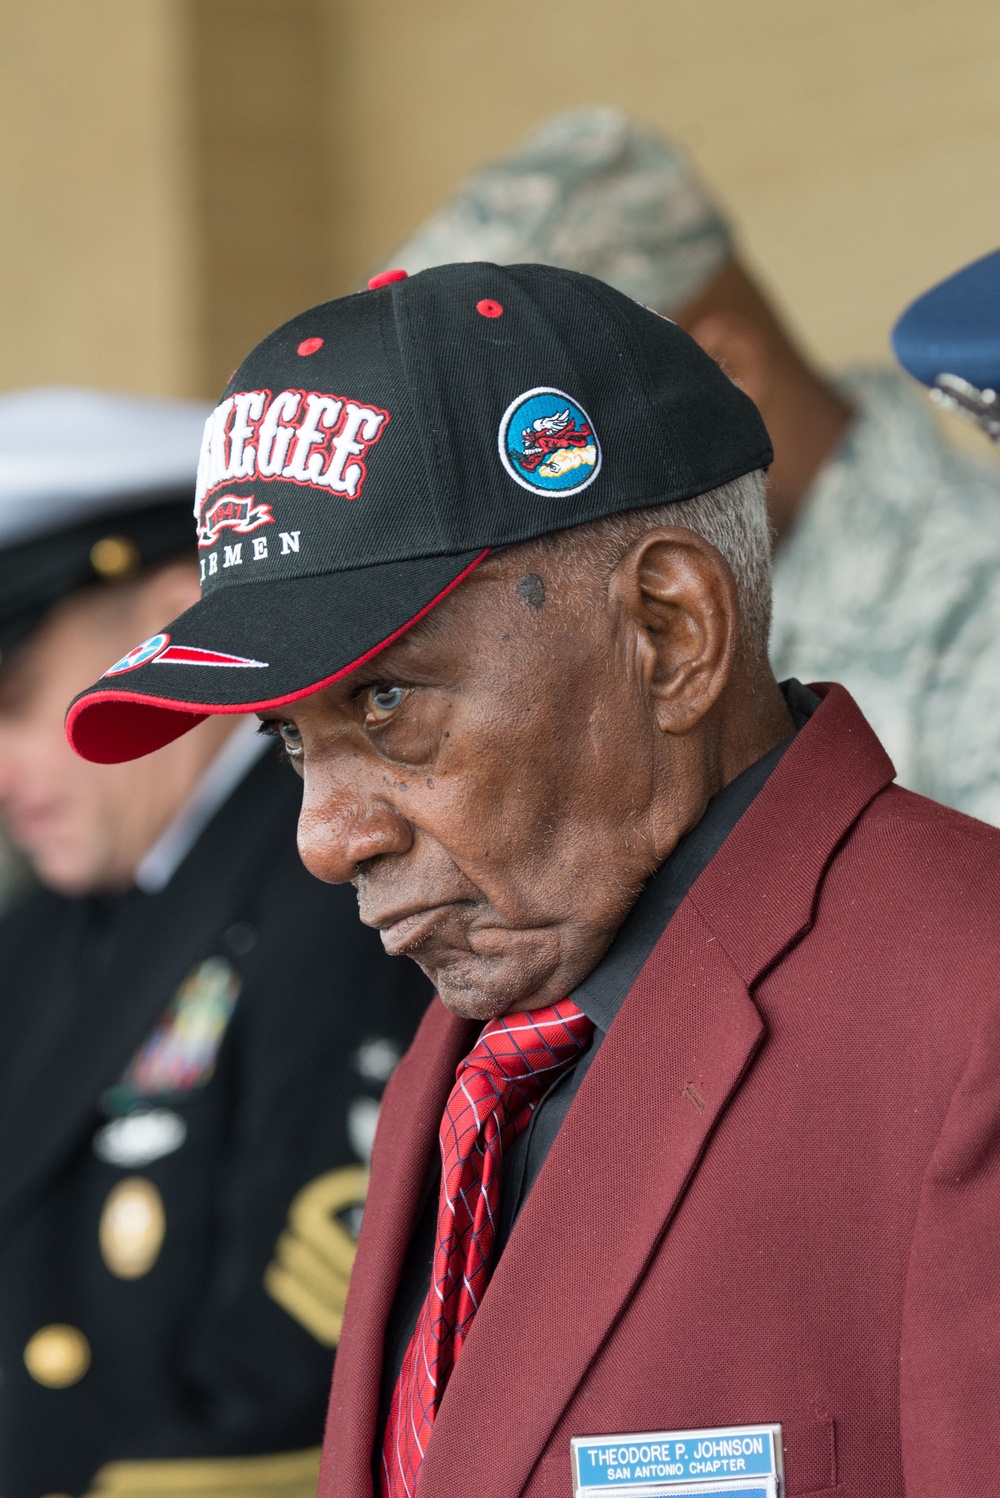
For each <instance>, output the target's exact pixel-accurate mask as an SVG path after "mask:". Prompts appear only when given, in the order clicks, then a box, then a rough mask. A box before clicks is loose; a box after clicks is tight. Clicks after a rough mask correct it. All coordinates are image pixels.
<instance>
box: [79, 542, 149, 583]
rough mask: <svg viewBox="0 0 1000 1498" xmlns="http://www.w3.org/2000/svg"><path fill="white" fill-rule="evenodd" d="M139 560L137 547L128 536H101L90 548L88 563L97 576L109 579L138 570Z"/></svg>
mask: <svg viewBox="0 0 1000 1498" xmlns="http://www.w3.org/2000/svg"><path fill="white" fill-rule="evenodd" d="M141 560H142V559H141V557H140V556H139V548H138V547H137V546H136V544H135V542H134V541H130V540H129V538H128V536H103V537H102V538H101V540H100V541H95V542H94V544H93V546H92V547H91V548H90V565H91V566H92V567H93V569H94V571H95V572H96V573H97V575H98V577H103V578H107V579H108V580H109V581H110V580H111V579H112V578H119V577H131V575H132V573H133V572H138V570H139V563H140V561H141Z"/></svg>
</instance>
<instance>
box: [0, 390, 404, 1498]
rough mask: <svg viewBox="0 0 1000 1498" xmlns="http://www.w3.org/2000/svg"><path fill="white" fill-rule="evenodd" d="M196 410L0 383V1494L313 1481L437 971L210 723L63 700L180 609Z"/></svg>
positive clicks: (274, 785)
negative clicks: (390, 944)
mask: <svg viewBox="0 0 1000 1498" xmlns="http://www.w3.org/2000/svg"><path fill="white" fill-rule="evenodd" d="M204 421H205V410H204V409H203V408H202V407H201V406H200V405H195V404H193V403H184V402H174V401H155V400H142V399H136V398H126V397H117V396H109V395H104V394H101V393H98V392H96V391H83V390H78V391H74V390H35V391H23V392H19V393H15V394H11V395H8V396H5V397H4V398H3V399H0V534H2V536H3V540H4V543H5V544H4V546H3V548H2V549H0V648H2V650H3V656H2V660H0V818H2V819H3V820H4V821H5V822H6V823H7V825H9V827H10V830H11V833H12V836H13V837H14V839H15V840H16V841H17V843H18V844H19V846H20V847H21V848H22V849H23V850H24V853H25V854H26V856H27V858H28V859H29V860H30V862H31V864H32V866H33V868H34V870H35V872H36V874H37V876H38V879H39V881H40V884H41V888H39V889H38V890H37V891H36V892H35V893H34V894H33V895H31V896H30V897H28V898H27V899H26V900H25V901H24V902H23V903H22V904H21V905H19V906H18V907H17V908H15V909H13V910H12V911H11V912H10V913H9V914H7V916H6V917H5V918H4V919H3V920H2V921H0V968H2V971H3V975H4V977H3V986H2V998H0V1122H2V1130H0V1162H2V1169H0V1368H2V1378H0V1492H2V1493H3V1494H4V1498H39V1495H41V1494H54V1493H73V1494H78V1493H82V1492H85V1491H90V1490H91V1487H93V1490H95V1491H99V1492H101V1493H105V1494H106V1493H118V1494H122V1495H124V1494H126V1493H129V1494H132V1493H136V1492H143V1493H145V1492H147V1491H151V1490H154V1489H155V1491H156V1492H157V1493H158V1494H161V1495H163V1498H171V1495H178V1494H183V1493H190V1492H192V1491H193V1490H195V1489H196V1490H197V1491H199V1492H203V1491H206V1490H207V1489H209V1488H210V1489H211V1491H212V1493H213V1494H215V1495H216V1498H227V1495H231V1498H248V1495H251V1494H253V1495H258V1498H265V1495H269V1494H274V1495H277V1494H278V1493H280V1494H281V1495H282V1498H299V1495H301V1498H306V1495H308V1494H309V1493H311V1492H312V1491H314V1489H315V1480H316V1469H317V1466H318V1459H319V1452H318V1446H319V1440H320V1435H321V1432H322V1416H323V1409H324V1406H325V1402H326V1394H327V1389H328V1386H329V1378H330V1368H331V1366H332V1362H333V1348H334V1346H335V1344H336V1341H337V1337H338V1334H339V1330H340V1319H341V1315H342V1312H343V1308H344V1299H345V1296H346V1289H347V1279H348V1274H349V1270H350V1264H351V1259H352V1257H353V1247H354V1243H353V1232H354V1229H355V1228H356V1225H357V1219H358V1217H359V1214H360V1210H361V1204H362V1202H363V1199H364V1189H365V1177H366V1169H365V1167H366V1164H367V1146H368V1143H369V1140H370V1134H371V1132H372V1129H373V1115H374V1114H375V1113H377V1110H378V1099H379V1094H380V1091H381V1086H382V1083H383V1082H384V1080H385V1077H386V1076H387V1074H388V1072H389V1071H390V1070H391V1068H392V1064H393V1061H394V1060H395V1059H396V1058H397V1057H398V1055H399V1054H400V1052H401V1051H402V1049H403V1048H404V1047H405V1045H406V1044H407V1043H408V1041H409V1039H410V1037H411V1036H412V1034H413V1031H414V1030H415V1028H416V1025H417V1021H418V1019H419V1017H420V1013H421V1011H422V1008H423V1007H424V1005H425V1003H426V1001H427V998H428V997H429V992H428V990H427V985H426V982H425V980H424V979H423V978H422V977H421V975H420V974H419V973H418V972H417V971H416V969H415V968H412V966H411V965H410V964H406V965H404V964H401V963H391V962H390V961H389V960H388V959H387V958H386V956H385V955H384V953H383V952H382V950H381V948H380V945H379V941H378V938H377V936H375V934H374V933H373V932H365V931H363V930H362V929H361V928H360V927H359V926H358V924H357V920H356V918H355V915H354V911H353V908H352V907H353V900H352V899H351V896H350V892H349V891H347V890H343V891H339V890H331V889H324V888H323V887H322V886H321V885H319V884H318V883H317V882H316V881H315V880H313V879H310V878H309V876H308V875H307V874H306V872H305V870H304V869H303V868H302V866H301V863H300V862H299V860H298V858H297V856H296V850H295V824H296V818H297V815H298V803H299V800H300V794H299V790H298V786H297V783H296V781H295V777H294V776H293V775H292V774H291V773H290V772H289V770H288V768H287V766H282V765H280V764H279V763H278V762H277V756H276V755H275V754H273V753H267V752H265V751H266V750H267V748H268V746H267V744H266V743H265V742H264V741H263V740H262V739H261V738H260V736H259V735H258V734H256V732H255V729H256V727H257V724H256V722H255V720H253V719H251V720H249V721H243V720H240V719H238V718H216V719H213V721H212V722H210V723H206V724H203V725H202V726H201V728H200V729H198V730H197V731H196V732H195V733H193V734H190V735H189V736H188V737H187V738H186V739H185V740H183V741H182V742H181V743H179V744H174V745H171V746H170V747H169V748H167V749H165V750H164V752H163V753H162V754H159V755H155V756H153V757H152V758H150V759H147V760H142V761H139V762H138V763H136V764H134V765H121V766H119V767H117V768H116V769H112V770H109V769H108V768H106V767H104V766H98V765H90V764H87V763H86V762H85V761H83V760H81V759H79V758H77V757H76V756H74V755H73V754H72V753H71V752H70V750H69V748H68V746H67V744H66V741H65V737H64V735H63V731H62V720H63V714H64V709H65V704H66V696H67V693H70V692H72V691H74V690H76V689H78V688H79V686H80V685H82V684H83V683H85V682H86V681H88V680H89V679H90V678H91V677H92V676H93V675H94V673H95V672H96V671H99V670H101V669H102V667H103V666H105V665H107V664H108V662H109V660H112V659H114V658H116V657H118V656H120V655H121V654H122V652H123V651H125V650H126V649H127V648H128V647H129V646H130V645H131V644H132V643H133V642H134V639H135V636H136V634H137V633H148V631H149V629H151V628H152V627H153V626H154V625H155V624H156V623H157V622H159V620H160V619H161V618H162V617H163V614H164V613H171V612H176V611H177V610H178V609H182V608H185V607H186V606H187V605H188V604H189V603H192V602H194V601H195V600H196V599H197V597H198V565H197V561H196V559H195V532H194V521H193V517H192V514H191V501H192V491H193V487H194V471H195V466H196V462H197V454H198V445H199V442H200V438H201V432H202V429H203V427H204Z"/></svg>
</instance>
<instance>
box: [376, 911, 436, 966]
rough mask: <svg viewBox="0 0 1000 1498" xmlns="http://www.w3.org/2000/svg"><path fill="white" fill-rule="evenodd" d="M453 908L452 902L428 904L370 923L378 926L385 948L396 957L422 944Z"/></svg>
mask: <svg viewBox="0 0 1000 1498" xmlns="http://www.w3.org/2000/svg"><path fill="white" fill-rule="evenodd" d="M454 908H455V907H454V904H453V903H449V904H447V905H430V906H428V907H426V908H425V909H423V910H411V911H407V912H406V913H404V914H403V915H393V916H389V917H388V918H387V919H386V920H381V921H374V922H373V923H372V924H373V925H375V926H376V927H377V928H378V931H379V934H380V935H381V937H382V945H383V947H385V950H386V951H387V952H388V953H389V955H390V956H391V957H398V956H400V955H401V954H402V953H404V952H413V951H415V950H416V949H417V948H418V947H420V946H422V945H423V943H424V942H425V941H426V940H427V938H428V936H430V934H431V932H432V931H433V929H434V927H435V926H436V925H437V924H438V923H439V922H440V921H442V920H443V919H444V918H445V916H447V915H448V913H449V911H451V910H453V909H454Z"/></svg>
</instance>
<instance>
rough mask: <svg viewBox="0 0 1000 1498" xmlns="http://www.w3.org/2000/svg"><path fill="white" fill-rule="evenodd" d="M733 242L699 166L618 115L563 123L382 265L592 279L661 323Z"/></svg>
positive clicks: (563, 117) (601, 110) (597, 114)
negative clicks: (518, 268)
mask: <svg viewBox="0 0 1000 1498" xmlns="http://www.w3.org/2000/svg"><path fill="white" fill-rule="evenodd" d="M731 253H732V236H731V233H730V230H729V228H728V226H727V224H726V221H725V219H724V218H723V216H722V214H721V212H720V210H719V208H718V207H717V206H716V204H715V203H714V202H713V200H712V198H711V197H710V196H709V193H708V191H707V190H706V188H705V187H704V185H703V183H702V182H701V180H700V178H699V177H698V176H697V174H696V173H695V171H694V169H693V167H692V166H691V164H690V162H689V161H688V160H687V158H686V157H685V156H684V154H683V153H682V152H681V151H680V150H678V148H677V147H676V146H675V145H673V144H672V143H671V142H670V141H669V140H667V139H665V138H664V137H663V136H661V135H658V134H657V133H655V132H654V131H652V130H649V129H647V128H646V127H645V126H643V125H640V124H638V123H636V121H634V120H631V119H630V118H629V117H628V115H626V114H624V113H623V112H622V111H621V110H619V109H612V108H607V107H596V108H586V109H575V110H571V111H569V112H568V113H565V114H558V115H555V116H554V117H553V118H552V119H550V120H548V121H547V122H546V123H545V124H543V125H541V126H540V127H539V128H538V129H537V130H535V131H534V132H533V133H532V134H531V135H529V136H528V137H527V139H526V140H525V141H524V142H523V143H522V144H521V145H520V146H519V147H518V149H517V150H516V151H514V152H512V153H511V154H510V155H509V156H506V157H503V158H502V159H501V160H499V161H497V162H494V163H493V164H492V165H490V166H487V167H484V168H483V169H482V170H481V171H479V172H477V173H476V174H475V175H474V176H472V177H470V178H469V179H468V180H467V181H466V182H465V183H464V184H463V185H462V187H460V188H459V190H458V192H457V193H456V195H455V197H454V198H452V200H451V202H449V203H447V204H446V205H445V206H444V207H443V208H442V209H440V210H439V211H438V212H437V213H435V214H433V215H432V217H431V218H429V219H427V221H426V222H425V223H424V224H422V225H421V227H420V228H419V229H417V230H416V232H415V233H414V234H413V235H411V237H410V238H409V239H408V240H407V241H406V242H405V244H404V245H403V246H402V248H401V249H398V250H396V251H395V252H394V253H393V255H392V256H391V257H390V258H389V259H388V260H387V261H386V262H385V263H386V265H392V266H399V267H400V268H401V269H404V270H406V271H408V272H410V274H411V275H412V274H414V273H415V272H417V271H420V270H426V269H427V268H428V267H429V266H432V265H443V264H447V263H449V262H452V261H460V260H490V261H494V262H496V263H497V264H499V265H514V264H518V263H520V262H524V261H537V262H541V263H542V264H544V265H557V266H562V267H563V268H564V269H566V270H576V271H584V272H586V273H587V274H588V275H591V276H596V277H597V278H598V279H599V280H601V281H606V282H607V283H608V284H609V285H611V286H614V287H616V288H617V290H619V291H622V292H624V293H625V294H626V295H627V296H631V297H634V298H635V300H636V301H639V302H644V303H645V304H646V305H647V306H650V307H654V308H656V310H657V311H659V312H667V313H672V312H676V311H677V310H678V309H679V308H681V307H683V306H684V304H685V303H686V302H689V301H691V300H692V299H693V298H694V297H695V296H697V294H698V293H699V292H700V291H701V290H702V288H703V287H704V286H705V285H706V284H707V283H708V282H709V281H710V280H711V279H712V277H713V276H714V275H715V273H716V272H717V271H718V270H720V269H721V268H722V266H723V264H724V263H725V261H726V260H727V259H728V258H729V256H730V255H731Z"/></svg>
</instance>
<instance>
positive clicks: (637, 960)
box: [375, 679, 819, 1469]
mask: <svg viewBox="0 0 1000 1498" xmlns="http://www.w3.org/2000/svg"><path fill="white" fill-rule="evenodd" d="M781 690H782V692H783V693H784V696H785V701H786V702H787V704H788V709H789V712H790V713H791V716H792V721H793V722H794V724H795V729H796V732H797V731H798V730H799V729H800V728H801V727H802V726H803V725H804V724H805V723H806V722H807V721H808V720H809V718H810V717H811V716H812V714H813V713H814V712H815V710H816V708H817V707H818V706H819V698H818V697H817V696H816V693H815V692H811V691H810V690H809V688H808V687H804V686H803V685H802V684H801V682H798V681H795V680H794V679H793V680H790V681H786V682H783V683H782V686H781ZM792 738H794V734H793V735H790V736H789V737H788V738H787V739H784V740H783V741H782V742H781V743H780V744H776V745H775V747H774V748H773V749H771V750H769V752H768V753H767V754H765V755H764V756H763V757H762V758H761V759H758V760H757V761H756V762H755V763H754V764H752V765H750V766H749V767H748V768H747V769H745V770H744V771H743V773H742V774H741V775H737V777H736V779H735V780H732V781H730V783H729V785H727V786H726V787H725V789H724V790H721V791H720V792H719V794H718V795H717V796H713V798H712V800H711V801H710V802H709V803H708V806H707V807H706V809H705V814H704V816H703V817H702V819H701V821H700V822H699V823H698V825H697V826H696V827H694V828H692V830H691V831H690V832H689V833H687V834H686V835H685V836H684V837H682V838H681V839H680V841H679V842H678V844H677V846H676V847H675V848H674V850H673V852H672V853H671V854H670V856H669V858H667V859H666V861H665V862H664V863H663V864H661V865H660V867H659V868H658V869H657V871H656V873H655V874H653V875H652V876H651V877H650V879H649V880H648V881H647V883H646V885H645V887H644V888H643V890H642V893H641V894H640V896H639V898H638V900H637V901H636V902H635V904H634V905H633V906H632V909H631V910H630V911H629V913H628V915H627V916H626V918H625V921H624V924H623V925H622V927H621V929H620V931H619V932H618V935H617V936H616V937H615V939H614V941H613V942H612V943H611V946H610V947H609V948H608V950H607V952H606V953H605V955H604V957H603V958H602V959H601V961H600V962H599V963H598V964H597V966H596V967H595V968H594V970H593V972H592V973H590V974H589V975H588V977H586V978H585V979H584V981H583V982H582V983H581V984H579V986H578V987H577V988H576V989H574V991H573V992H572V994H570V998H571V999H572V1000H573V1002H574V1003H575V1004H576V1005H577V1007H578V1008H579V1009H581V1010H582V1011H583V1013H584V1014H585V1015H586V1016H587V1018H588V1019H590V1020H593V1022H594V1033H593V1037H592V1038H591V1041H590V1044H589V1045H588V1046H587V1048H586V1050H584V1051H583V1053H582V1054H581V1056H580V1058H579V1060H578V1061H577V1062H576V1063H575V1064H574V1065H573V1066H572V1067H570V1068H569V1069H568V1070H567V1071H565V1072H563V1073H562V1074H561V1075H560V1076H559V1077H558V1078H557V1079H556V1081H555V1082H553V1084H552V1086H551V1087H550V1088H549V1090H548V1092H547V1093H546V1094H545V1096H544V1097H543V1098H542V1099H541V1101H540V1102H539V1103H538V1106H537V1107H536V1108H535V1111H534V1113H533V1114H532V1116H531V1121H530V1123H529V1124H528V1126H527V1128H526V1129H525V1130H524V1131H523V1132H522V1133H521V1134H519V1135H518V1137H517V1138H516V1139H515V1140H514V1142H513V1144H512V1145H511V1146H510V1147H509V1148H508V1150H507V1151H506V1153H505V1155H504V1162H503V1177H502V1180H501V1186H500V1212H499V1216H498V1219H497V1233H496V1252H497V1255H498V1256H499V1255H500V1254H501V1253H502V1252H503V1250H504V1246H505V1245H506V1243H507V1240H508V1238H509V1237H510V1234H511V1231H512V1229H513V1227H514V1223H515V1222H516V1221H517V1217H518V1214H519V1213H520V1211H521V1208H522V1207H523V1206H524V1203H525V1201H526V1200H527V1197H528V1193H529V1191H530V1190H531V1188H532V1186H533V1185H534V1184H535V1181H536V1180H537V1178H538V1173H539V1171H540V1170H541V1168H542V1166H543V1165H544V1164H545V1159H546V1156H547V1155H548V1153H549V1150H550V1149H551V1148H552V1143H553V1141H554V1139H555V1137H556V1135H557V1133H558V1132H559V1130H560V1128H561V1127H562V1123H563V1120H564V1119H565V1117H566V1114H567V1113H568V1112H569V1109H570V1105H571V1104H572V1102H573V1099H574V1098H575V1097H576V1094H577V1092H578V1091H579V1088H580V1084H581V1082H582V1081H583V1079H584V1077H585V1076H586V1074H587V1071H588V1068H589V1067H590V1065H591V1064H592V1062H593V1060H594V1057H595V1056H596V1055H597V1051H598V1048H599V1047H600V1044H601V1042H602V1041H603V1039H604V1037H605V1035H606V1034H607V1033H608V1030H609V1029H610V1028H611V1025H612V1023H613V1021H614V1018H615V1016H616V1015H617V1013H618V1011H619V1009H620V1008H621V1006H622V1004H623V1003H624V1002H625V999H626V997H627V995H628V993H629V990H630V989H631V987H632V985H633V983H634V982H635V980H636V978H637V977H638V976H639V973H640V971H641V970H642V968H643V966H644V965H645V963H646V961H647V959H648V958H649V956H650V954H651V953H652V951H653V948H654V947H655V946H656V943H657V942H658V941H659V939H660V937H661V936H662V935H663V932H664V930H665V929H666V926H667V923H668V921H669V920H670V918H671V916H672V915H673V914H674V912H675V911H676V910H677V909H678V907H679V906H680V904H681V902H682V901H683V899H684V897H685V895H686V894H687V892H688V890H689V889H690V888H691V886H692V885H693V884H694V882H695V880H696V879H697V878H698V876H699V874H701V873H702V871H703V870H704V869H706V868H707V867H708V865H709V863H711V861H712V859H713V858H714V857H715V855H716V853H718V851H719V849H720V848H721V847H722V844H723V843H724V842H725V840H726V838H727V837H728V836H729V834H730V832H732V830H733V828H734V827H735V826H736V823H737V822H738V821H739V820H740V818H741V817H742V815H743V813H744V812H745V811H746V810H747V808H748V807H749V806H750V803H751V802H752V801H753V800H754V798H755V797H756V796H757V794H758V792H759V791H760V790H761V788H762V787H763V785H764V782H765V781H766V780H767V778H768V776H769V775H770V774H771V772H772V770H773V769H774V768H775V766H776V765H777V764H778V761H779V760H780V759H781V757H782V755H783V754H784V752H785V750H786V749H787V748H788V746H789V744H790V743H791V742H792ZM440 1179H441V1175H440V1169H436V1170H435V1171H434V1174H433V1176H432V1177H431V1178H429V1179H428V1182H427V1189H426V1197H425V1201H424V1206H423V1210H422V1212H421V1215H420V1218H419V1220H418V1222H417V1226H416V1229H415V1231H414V1234H413V1237H412V1238H411V1240H410V1247H409V1250H408V1252H407V1256H406V1262H405V1264H404V1266H403V1273H402V1276H401V1278H400V1283H399V1288H398V1290H397V1292H396V1299H395V1301H394V1303H393V1308H392V1314H391V1315H390V1317H389V1324H388V1327H387V1329H386V1339H385V1357H384V1359H383V1363H382V1385H381V1395H380V1417H379V1430H380V1432H381V1431H382V1430H384V1429H385V1422H386V1420H387V1419H388V1415H389V1406H390V1403H391V1401H392V1391H393V1389H394V1388H395V1385H396V1380H397V1378H398V1377H399V1371H400V1369H401V1368H402V1366H403V1357H404V1355H405V1352H406V1348H407V1346H408V1344H409V1341H410V1338H411V1336H412V1335H413V1329H414V1327H415V1326H416V1324H417V1317H418V1315H419V1314H420V1307H421V1305H422V1304H423V1301H424V1298H425V1296H426V1294H427V1290H428V1287H429V1285H430V1280H431V1270H432V1260H433V1253H434V1237H435V1225H436V1221H437V1202H438V1187H439V1184H440ZM379 1444H380V1445H381V1438H380V1441H379ZM375 1463H376V1469H377V1468H378V1463H379V1455H378V1452H376V1454H375Z"/></svg>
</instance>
